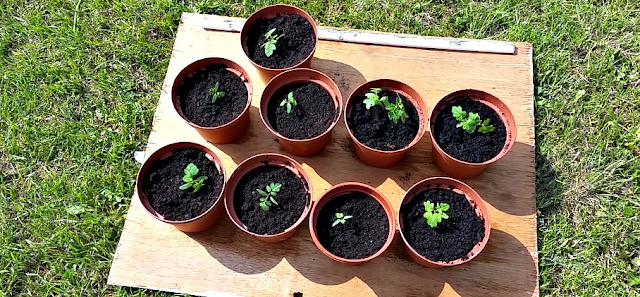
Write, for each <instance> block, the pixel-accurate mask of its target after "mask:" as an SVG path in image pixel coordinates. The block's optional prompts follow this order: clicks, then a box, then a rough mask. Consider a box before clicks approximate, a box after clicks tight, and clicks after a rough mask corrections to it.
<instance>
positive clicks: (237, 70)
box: [171, 57, 253, 130]
mask: <svg viewBox="0 0 640 297" xmlns="http://www.w3.org/2000/svg"><path fill="white" fill-rule="evenodd" d="M205 61H208V62H210V63H207V64H205V66H204V67H206V66H210V65H216V64H220V65H224V66H226V68H225V69H226V70H228V71H229V72H231V73H233V74H235V75H236V76H238V77H239V78H240V79H242V80H243V84H244V86H245V87H246V88H247V103H246V104H245V106H244V108H243V109H242V111H241V112H240V113H239V114H238V115H237V116H236V117H235V118H233V120H231V121H229V122H227V123H224V124H222V125H219V126H214V127H205V126H200V125H198V124H196V123H194V122H192V121H191V120H189V119H187V117H186V116H185V115H184V113H183V112H182V108H178V107H179V106H180V100H179V99H178V95H177V94H176V93H177V89H176V88H177V87H178V86H179V85H176V83H177V81H178V78H179V77H180V76H183V75H184V77H183V78H182V81H181V82H180V83H181V84H182V82H184V78H186V77H187V76H188V75H190V74H192V73H194V72H195V70H194V71H186V69H187V68H189V67H192V66H194V65H195V64H197V63H204V62H205ZM229 65H231V66H233V67H229ZM200 68H202V67H200ZM200 68H197V69H196V70H198V69H200ZM245 79H246V82H244V80H245ZM252 100H253V82H252V81H251V76H249V74H248V73H247V71H246V70H245V69H244V68H242V66H240V65H239V64H238V63H236V62H234V61H231V60H229V59H226V58H222V57H205V58H201V59H198V60H195V61H193V62H191V63H189V64H188V65H187V66H185V67H183V68H182V69H181V70H180V72H178V75H176V77H175V78H174V80H173V85H172V87H171V101H172V103H173V109H174V110H175V111H176V112H177V113H178V115H179V116H180V118H182V119H183V120H184V121H185V122H187V124H188V125H189V126H191V127H194V128H196V129H202V130H218V129H222V128H226V127H229V126H231V125H233V124H235V123H237V122H239V121H240V118H241V117H242V115H243V114H245V113H246V112H247V111H249V108H250V107H251V101H252ZM180 107H181V106H180Z"/></svg>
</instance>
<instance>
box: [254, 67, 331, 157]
mask: <svg viewBox="0 0 640 297" xmlns="http://www.w3.org/2000/svg"><path fill="white" fill-rule="evenodd" d="M298 82H314V83H317V84H319V85H320V86H322V87H323V88H324V89H325V90H327V92H329V95H331V98H333V103H334V104H335V108H336V110H337V111H338V114H337V115H336V117H335V119H334V120H333V123H331V125H330V126H329V128H328V129H327V130H326V131H325V132H324V133H322V134H320V135H318V136H316V137H313V138H310V139H291V138H287V137H285V136H283V135H282V134H280V133H278V131H276V130H275V129H274V128H273V127H272V126H271V124H270V123H269V118H268V116H267V106H268V105H269V101H271V99H272V97H273V95H274V93H275V92H277V91H278V90H279V89H281V88H283V87H285V86H288V85H290V84H293V83H298ZM276 99H278V100H280V99H281V98H276ZM341 111H342V95H341V94H340V89H339V88H338V86H337V85H336V84H335V82H333V80H331V78H329V77H328V76H326V75H325V74H323V73H322V72H320V71H317V70H313V69H306V68H299V69H292V70H288V71H285V72H282V73H280V74H278V75H277V76H276V77H274V78H273V79H272V80H271V81H269V83H268V84H267V86H266V87H265V89H264V91H263V92H262V98H261V99H260V117H262V122H263V123H264V125H265V126H267V129H269V131H270V132H271V133H272V134H273V135H275V136H276V137H277V138H278V142H279V143H280V145H282V148H284V150H286V151H287V152H290V153H292V154H294V155H297V156H311V155H313V154H315V153H317V152H319V151H321V150H322V149H323V148H324V147H325V146H326V145H327V144H328V143H329V141H330V140H331V131H332V130H333V128H334V127H335V126H336V124H337V123H338V120H339V119H340V112H341Z"/></svg>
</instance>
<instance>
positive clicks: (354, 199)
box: [316, 192, 389, 259]
mask: <svg viewBox="0 0 640 297" xmlns="http://www.w3.org/2000/svg"><path fill="white" fill-rule="evenodd" d="M336 213H342V214H344V215H345V216H346V215H350V216H353V218H350V219H348V220H346V223H345V224H338V225H336V226H335V227H332V226H331V225H332V224H333V222H334V221H335V214H336ZM316 224H317V225H316V230H317V231H316V232H318V240H320V243H321V244H322V246H323V247H324V248H326V249H327V250H328V251H329V252H331V253H332V254H334V255H336V256H339V257H342V258H346V259H362V258H366V257H369V256H371V255H373V254H375V253H376V252H377V251H379V250H380V249H381V248H382V246H383V245H384V243H385V242H386V241H387V237H388V235H389V218H388V217H387V214H386V213H385V212H384V208H382V205H380V203H378V201H376V200H375V199H374V198H373V197H371V196H369V195H367V194H365V193H361V192H353V193H349V194H345V195H342V196H337V197H335V198H333V199H331V200H330V201H329V202H328V203H327V204H325V206H324V207H323V208H322V210H320V213H319V214H318V221H317V223H316Z"/></svg>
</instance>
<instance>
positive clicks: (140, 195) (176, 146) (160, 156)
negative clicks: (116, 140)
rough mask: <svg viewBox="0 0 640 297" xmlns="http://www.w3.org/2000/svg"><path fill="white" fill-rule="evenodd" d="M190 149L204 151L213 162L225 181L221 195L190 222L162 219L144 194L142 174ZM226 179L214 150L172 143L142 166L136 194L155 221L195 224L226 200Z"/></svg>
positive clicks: (139, 171) (196, 145)
mask: <svg viewBox="0 0 640 297" xmlns="http://www.w3.org/2000/svg"><path fill="white" fill-rule="evenodd" d="M188 148H191V149H197V150H201V151H203V152H204V153H205V157H206V158H207V159H209V160H211V162H213V163H214V165H215V166H216V168H217V169H218V172H220V173H221V174H222V179H223V184H222V189H221V191H220V193H219V194H218V196H217V199H216V201H215V202H213V204H211V206H210V207H209V208H207V210H205V211H204V212H202V213H201V214H199V215H198V216H196V217H194V218H191V219H188V220H181V221H173V220H167V219H165V218H164V217H161V216H160V215H159V214H158V213H157V212H156V211H155V210H154V209H153V207H151V205H150V204H149V199H148V198H147V195H146V194H145V193H144V189H143V186H142V181H143V179H144V178H145V176H142V173H143V171H144V173H147V170H148V169H149V167H150V166H151V165H152V164H153V163H154V162H156V161H158V160H162V159H164V158H167V157H168V156H169V155H168V154H173V150H177V149H188ZM163 150H169V152H168V153H164V152H162V151H163ZM226 178H227V175H226V173H225V170H224V165H223V164H222V161H221V160H220V158H219V157H218V156H217V155H216V154H215V153H214V152H213V150H211V149H209V148H207V147H206V146H204V145H202V144H199V143H195V142H189V141H180V142H172V143H169V144H167V145H164V146H162V147H160V148H158V149H157V150H155V151H154V152H153V153H151V154H150V155H149V157H148V158H147V159H146V160H145V161H144V163H143V164H142V166H140V169H139V170H138V174H137V175H136V192H137V193H138V199H139V200H140V202H141V203H142V206H143V208H144V210H145V211H146V212H147V213H148V214H149V215H151V216H152V217H154V218H155V219H157V220H159V221H161V222H164V223H167V224H172V225H176V224H185V223H191V222H194V221H196V220H198V219H200V218H202V217H204V216H205V215H207V214H208V213H209V212H211V211H212V210H213V209H214V208H215V207H216V206H217V205H218V204H219V203H223V202H220V201H222V200H223V199H224V192H225V190H226V187H227V181H226ZM145 202H146V203H145ZM149 209H152V210H153V212H151V211H150V210H149ZM154 212H155V213H154Z"/></svg>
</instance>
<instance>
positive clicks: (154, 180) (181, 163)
mask: <svg viewBox="0 0 640 297" xmlns="http://www.w3.org/2000/svg"><path fill="white" fill-rule="evenodd" d="M189 163H193V164H194V165H196V167H198V169H199V170H200V171H199V172H198V174H197V177H200V176H206V177H207V180H205V181H204V186H203V187H202V188H200V190H198V191H197V192H195V193H194V192H193V188H189V189H186V190H180V186H181V185H183V184H184V182H183V181H182V177H183V176H184V169H185V168H186V167H187V165H189ZM223 184H224V177H223V176H222V174H220V171H218V169H217V168H216V165H215V164H214V163H213V162H212V161H211V160H209V159H207V158H206V157H205V153H204V152H203V151H200V150H196V149H180V150H174V151H173V155H171V156H170V157H168V158H166V159H163V160H158V161H156V162H154V163H153V164H151V166H150V167H149V170H148V171H147V174H146V176H145V177H144V178H143V180H142V188H143V191H145V194H146V196H147V198H148V199H149V204H151V207H152V208H153V209H154V210H155V211H156V212H158V214H160V215H162V216H163V217H164V218H165V219H166V220H171V221H184V220H189V219H192V218H195V217H197V216H199V215H201V214H202V213H203V212H205V211H206V210H207V209H208V208H209V207H211V205H212V204H213V203H214V202H216V200H217V198H218V195H219V194H220V191H222V186H223Z"/></svg>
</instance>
